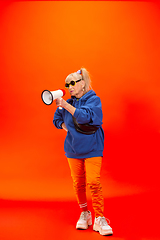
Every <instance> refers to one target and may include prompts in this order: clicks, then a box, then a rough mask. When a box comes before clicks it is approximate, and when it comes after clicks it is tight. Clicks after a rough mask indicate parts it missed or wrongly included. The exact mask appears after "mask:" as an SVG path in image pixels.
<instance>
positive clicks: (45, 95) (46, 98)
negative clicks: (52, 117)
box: [41, 89, 66, 105]
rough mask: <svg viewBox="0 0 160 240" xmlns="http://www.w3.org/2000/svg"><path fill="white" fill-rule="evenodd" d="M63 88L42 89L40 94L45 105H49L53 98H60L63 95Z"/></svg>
mask: <svg viewBox="0 0 160 240" xmlns="http://www.w3.org/2000/svg"><path fill="white" fill-rule="evenodd" d="M65 93H66V92H65V90H63V89H58V90H56V91H52V92H51V91H49V90H44V91H43V92H42V94H41V97H42V100H43V102H44V103H45V104H46V105H50V104H51V103H52V102H53V101H54V100H55V99H57V98H61V97H63V96H64V95H65Z"/></svg>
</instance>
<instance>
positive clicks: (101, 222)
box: [93, 217, 113, 235]
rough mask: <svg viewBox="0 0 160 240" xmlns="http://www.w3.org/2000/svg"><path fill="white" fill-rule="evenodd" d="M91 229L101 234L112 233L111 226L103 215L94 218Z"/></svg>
mask: <svg viewBox="0 0 160 240" xmlns="http://www.w3.org/2000/svg"><path fill="white" fill-rule="evenodd" d="M93 230H94V231H97V232H99V233H100V234H101V235H112V234H113V231H112V228H111V227H110V226H109V225H108V223H107V221H106V219H105V217H98V218H95V221H94V225H93Z"/></svg>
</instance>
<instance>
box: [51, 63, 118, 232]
mask: <svg viewBox="0 0 160 240" xmlns="http://www.w3.org/2000/svg"><path fill="white" fill-rule="evenodd" d="M65 87H66V88H67V89H68V91H69V93H70V95H71V98H70V99H68V100H67V101H65V100H64V99H63V98H58V99H56V105H57V106H58V107H62V109H59V108H57V110H56V112H55V114H54V119H53V123H54V125H55V127H57V128H58V129H64V130H66V131H67V136H66V139H65V142H64V150H65V155H66V157H67V159H68V163H69V166H70V170H71V176H72V179H73V186H74V190H75V193H76V197H77V200H78V204H79V207H80V209H81V215H80V218H79V220H78V222H77V225H76V228H77V229H87V228H88V226H90V225H92V215H91V212H90V211H89V210H88V207H87V198H86V185H87V186H88V187H89V189H90V192H91V197H92V206H93V210H94V215H95V220H94V225H93V230H94V231H98V232H99V233H100V234H101V235H111V234H113V231H112V228H111V227H110V226H109V225H108V223H107V221H106V218H105V217H104V199H103V196H102V186H101V183H100V171H101V164H102V157H103V149H104V132H103V129H102V107H101V100H100V98H99V97H98V96H97V95H96V93H95V92H94V91H93V90H92V87H91V80H90V76H89V73H88V71H87V70H86V69H85V68H81V69H80V70H78V71H77V72H74V73H71V74H69V75H68V76H67V77H66V79H65Z"/></svg>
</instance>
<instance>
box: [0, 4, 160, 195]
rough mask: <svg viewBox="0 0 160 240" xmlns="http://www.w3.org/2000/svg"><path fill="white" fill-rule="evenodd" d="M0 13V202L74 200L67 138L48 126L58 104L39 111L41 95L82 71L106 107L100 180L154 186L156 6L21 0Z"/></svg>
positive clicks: (159, 106) (159, 87) (158, 91)
mask: <svg viewBox="0 0 160 240" xmlns="http://www.w3.org/2000/svg"><path fill="white" fill-rule="evenodd" d="M0 6H1V12H0V13H1V14H0V35H1V37H0V55H1V57H0V58H1V60H0V61H1V62H0V64H1V68H0V79H1V88H0V89H1V94H0V115H1V118H0V132H1V135H0V136H1V138H0V198H11V199H12V198H20V199H25V198H35V199H36V198H39V199H41V198H54V197H55V198H56V196H58V197H67V196H68V197H69V196H71V195H72V193H69V190H70V188H69V186H70V184H71V179H70V172H69V168H68V164H67V161H66V159H65V156H64V151H63V142H64V139H65V132H63V131H61V130H57V129H56V128H55V127H54V126H53V124H52V119H53V114H54V111H55V110H56V106H55V104H52V105H51V106H46V105H44V104H43V102H42V100H41V92H42V91H43V90H44V89H49V90H57V89H58V88H63V87H64V79H65V77H66V76H67V75H68V74H69V73H71V72H74V71H77V70H78V69H79V68H80V67H81V66H84V67H86V68H87V69H88V70H89V71H90V73H91V76H92V85H93V89H94V90H95V91H96V93H97V95H98V96H100V98H101V100H102V105H103V113H104V119H103V122H104V124H103V127H104V130H105V151H104V164H103V177H104V178H106V179H107V178H108V177H110V178H112V179H114V181H116V182H117V183H118V182H121V183H122V184H123V183H124V184H131V185H137V186H142V187H144V188H146V187H148V186H149V187H156V186H157V182H158V181H159V180H158V179H159V178H158V174H159V173H158V161H159V159H160V154H159V138H160V97H159V95H160V71H159V69H160V61H159V56H160V31H159V29H160V8H159V6H158V5H157V3H152V2H133V1H132V2H130V1H128V2H127V1H124V2H123V1H121V2H117V1H112V2H108V1H106V2H105V1H104V2H79V1H78V2H74V1H73V2H67V1H66V2H63V1H62V2H61V1H60V2H59V1H56V2H54V1H49V2H47V1H46V2H45V1H40V2H39V1H22V2H11V3H8V4H7V3H3V4H2V3H1V5H0ZM68 97H69V95H68V94H66V96H65V97H64V98H65V99H67V98H68ZM107 174H108V175H107ZM106 181H107V180H106ZM67 183H69V184H68V185H67ZM64 184H66V186H68V188H66V187H65V189H64ZM60 189H63V191H61V190H60ZM67 189H69V190H67ZM71 189H72V187H71Z"/></svg>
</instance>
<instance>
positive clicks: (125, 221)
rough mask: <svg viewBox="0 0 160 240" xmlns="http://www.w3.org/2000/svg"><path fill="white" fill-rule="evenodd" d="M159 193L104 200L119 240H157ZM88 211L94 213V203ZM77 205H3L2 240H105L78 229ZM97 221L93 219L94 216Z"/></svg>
mask: <svg viewBox="0 0 160 240" xmlns="http://www.w3.org/2000/svg"><path fill="white" fill-rule="evenodd" d="M159 200H160V197H159V195H158V193H156V192H146V193H139V194H134V195H130V196H121V197H110V198H105V215H106V217H107V218H109V219H110V221H111V226H112V228H113V231H114V234H113V236H108V238H109V239H116V240H132V239H134V240H158V239H160V232H159V213H160V209H159V202H160V201H159ZM89 207H90V209H91V211H92V206H91V202H90V201H89ZM78 217H79V209H78V206H77V203H76V202H75V201H64V202H63V201H61V202H60V201H53V202H52V201H50V202H46V201H10V200H8V201H7V200H1V201H0V240H32V239H34V240H51V239H52V240H53V239H56V238H57V239H65V240H66V239H74V240H80V239H88V238H89V239H92V240H95V239H102V237H103V236H100V235H99V234H98V233H97V232H94V231H93V230H92V227H90V228H89V229H88V230H85V231H80V230H76V229H75V224H76V221H77V218H78ZM93 217H94V216H93Z"/></svg>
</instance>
